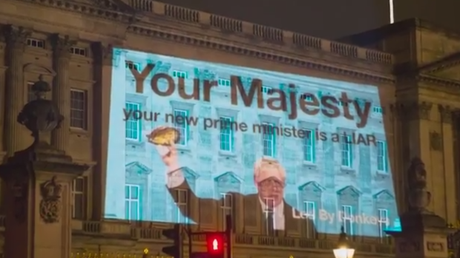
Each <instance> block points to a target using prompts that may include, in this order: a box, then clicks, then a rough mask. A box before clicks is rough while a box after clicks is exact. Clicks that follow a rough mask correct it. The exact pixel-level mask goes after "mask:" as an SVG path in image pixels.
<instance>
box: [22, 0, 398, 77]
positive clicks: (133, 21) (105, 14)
mask: <svg viewBox="0 0 460 258" xmlns="http://www.w3.org/2000/svg"><path fill="white" fill-rule="evenodd" d="M14 1H21V2H28V3H34V4H40V5H44V6H48V7H53V8H59V9H62V10H66V11H71V12H79V13H83V14H85V15H89V16H93V17H98V18H103V19H108V20H113V21H117V22H120V23H123V24H126V25H130V26H128V32H131V33H135V34H139V35H143V36H148V37H156V38H161V39H164V40H169V41H175V42H178V43H182V44H191V45H194V46H200V47H205V48H211V49H217V50H220V51H226V52H231V53H234V54H239V55H245V56H251V57H255V58H260V59H264V60H270V61H275V62H280V63H286V64H289V65H295V66H299V67H304V68H309V69H315V70H320V71H324V72H329V73H334V74H339V75H342V76H348V77H355V78H359V79H361V80H366V81H370V82H377V83H390V84H392V83H394V81H395V80H394V78H393V76H392V75H391V74H389V72H388V74H385V73H386V72H385V71H384V70H385V69H383V66H382V67H379V68H376V71H371V70H369V69H362V68H361V67H356V66H355V67H353V66H352V65H351V64H353V63H354V62H358V63H361V66H362V67H366V66H367V67H372V65H387V66H389V65H390V64H389V63H385V62H389V61H385V62H383V61H381V59H382V58H384V59H382V60H386V59H385V58H387V55H389V54H387V53H383V52H378V51H377V52H375V51H374V50H368V49H361V48H359V47H356V46H352V45H345V44H342V43H337V42H329V41H327V40H322V39H315V40H318V42H316V41H315V42H316V43H315V44H316V45H318V44H319V45H318V46H316V45H315V46H316V47H315V48H309V47H308V46H307V45H305V46H303V47H302V44H300V45H297V50H296V48H295V47H296V45H295V44H294V45H292V47H291V48H289V45H291V44H292V43H289V44H288V43H282V44H278V45H277V47H274V46H271V47H265V48H264V47H261V45H264V44H260V43H261V42H262V43H270V42H271V40H269V39H265V38H257V37H255V38H254V36H252V37H253V38H254V40H253V41H254V42H255V44H250V42H248V43H241V42H234V41H233V40H228V39H227V40H226V41H224V40H223V39H222V40H220V41H222V42H220V41H219V40H218V39H215V38H214V37H213V36H211V37H210V36H209V35H207V33H209V31H210V30H209V29H208V30H207V31H206V30H205V29H206V26H208V25H206V24H199V23H198V24H197V23H195V24H193V23H190V22H187V21H179V20H178V18H177V17H170V16H168V15H167V14H166V13H161V14H159V13H153V12H152V11H151V12H150V14H149V13H146V12H145V11H144V12H142V13H143V14H142V16H143V17H145V18H146V19H144V20H151V18H153V17H154V16H156V17H157V18H156V20H157V21H158V18H163V19H161V20H164V21H167V22H171V24H175V23H179V22H180V23H181V24H182V25H184V26H181V27H182V29H181V31H175V32H171V31H170V30H171V27H172V26H169V28H164V27H163V28H158V26H157V27H156V28H155V25H154V24H155V23H153V22H149V23H153V24H145V23H144V24H142V26H140V25H138V24H139V23H143V22H142V21H141V19H140V17H138V16H136V12H135V11H134V8H131V10H130V11H129V14H126V13H124V12H121V11H119V10H117V8H115V7H114V4H115V5H120V3H119V2H121V1H117V2H114V1H113V0H111V1H105V2H106V8H101V7H98V6H90V5H87V4H82V3H75V2H67V1H63V0H58V1H54V0H31V1H28V0H14ZM100 3H101V2H100ZM152 3H154V4H158V3H155V2H152ZM163 5H164V4H163ZM166 7H174V6H170V5H165V8H166ZM122 8H124V9H126V8H127V7H126V4H124V3H123V4H122ZM165 8H163V9H165ZM174 8H182V7H174ZM114 9H115V10H114ZM187 10H188V9H187ZM188 11H194V10H188ZM195 12H196V11H195ZM201 15H205V14H203V13H201ZM147 18H148V19H147ZM164 18H168V19H164ZM222 18H225V17H222ZM225 19H228V18H225ZM197 25H198V26H197ZM251 26H259V27H260V28H261V29H264V28H268V29H273V28H269V27H264V26H262V25H255V24H254V25H253V24H251ZM200 27H201V29H200V30H202V32H201V31H200V32H198V33H196V32H193V30H192V28H200ZM251 28H252V27H251ZM168 29H169V31H168ZM251 31H252V29H251ZM227 33H229V34H231V35H233V36H241V35H242V34H244V33H239V32H235V31H227ZM283 33H288V32H283ZM281 35H283V34H281ZM290 35H291V36H292V33H291V34H290ZM244 36H251V35H244ZM295 36H303V37H309V36H307V35H300V34H298V35H297V34H296V35H295ZM240 38H242V37H240ZM242 39H244V38H242ZM312 39H314V38H312ZM245 40H247V38H246V39H245ZM285 40H287V39H285ZM309 40H311V39H309ZM265 45H266V44H265ZM270 45H273V44H270ZM342 45H343V46H342ZM324 47H326V48H327V49H326V50H324V49H322V48H324ZM329 48H330V49H329ZM301 49H303V51H300V50H301ZM347 49H348V50H347ZM290 50H296V51H290ZM352 50H353V51H357V52H353V51H352ZM337 51H338V52H337ZM343 51H345V52H343ZM350 51H352V52H350ZM299 52H305V54H302V53H299ZM342 52H343V53H342ZM374 52H375V53H374ZM340 53H342V54H340ZM345 53H347V54H346V55H345ZM352 53H355V54H352ZM308 54H314V55H315V56H317V57H316V58H315V57H313V58H312V57H308V56H307V55H308ZM324 54H327V55H326V57H328V55H330V57H331V60H334V58H335V60H338V59H342V60H345V62H343V64H339V63H337V62H331V61H330V60H327V58H323V57H324ZM357 55H358V56H359V57H358V56H357ZM380 55H385V56H380ZM374 59H375V60H378V61H373V60H374ZM390 59H391V58H390ZM346 62H349V64H350V65H347V64H346ZM377 70H382V72H379V71H377ZM388 71H389V69H388Z"/></svg>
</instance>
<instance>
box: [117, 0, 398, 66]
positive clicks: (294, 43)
mask: <svg viewBox="0 0 460 258" xmlns="http://www.w3.org/2000/svg"><path fill="white" fill-rule="evenodd" d="M125 1H127V2H128V4H129V5H130V6H131V7H133V8H135V9H137V10H139V11H143V12H150V13H153V14H155V15H161V16H165V17H169V18H172V19H174V20H177V21H181V22H185V23H189V24H191V25H196V24H199V25H205V27H206V28H209V27H210V28H214V29H217V30H220V31H222V32H227V33H228V32H231V33H234V34H240V35H241V34H244V35H249V36H250V37H253V38H256V39H260V40H263V41H266V42H269V43H274V44H280V45H285V46H291V47H296V48H305V49H316V50H321V51H325V52H330V53H334V54H337V55H340V56H346V57H350V58H359V59H364V60H367V61H370V62H374V63H381V64H393V56H392V55H391V54H389V53H385V52H381V51H377V50H372V49H365V48H361V47H357V46H353V45H349V44H344V43H339V42H333V41H329V40H325V39H321V38H316V37H312V36H308V35H304V34H300V33H295V32H290V31H283V30H280V29H276V28H272V27H268V26H263V25H258V24H253V23H250V22H244V21H239V20H235V19H231V18H227V17H223V16H219V15H215V14H209V13H205V12H201V11H196V10H191V9H188V8H184V7H179V6H174V5H169V4H165V3H160V2H155V1H151V0H125Z"/></svg>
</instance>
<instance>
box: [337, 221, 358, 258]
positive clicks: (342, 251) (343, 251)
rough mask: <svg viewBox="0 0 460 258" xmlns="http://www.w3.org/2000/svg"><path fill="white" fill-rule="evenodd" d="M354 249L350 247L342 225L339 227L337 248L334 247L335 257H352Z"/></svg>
mask: <svg viewBox="0 0 460 258" xmlns="http://www.w3.org/2000/svg"><path fill="white" fill-rule="evenodd" d="M354 254H355V249H353V248H351V247H350V245H349V244H348V236H347V234H346V233H345V230H344V228H343V226H342V227H341V228H340V236H339V243H338V245H337V248H336V249H334V256H335V258H353V255H354Z"/></svg>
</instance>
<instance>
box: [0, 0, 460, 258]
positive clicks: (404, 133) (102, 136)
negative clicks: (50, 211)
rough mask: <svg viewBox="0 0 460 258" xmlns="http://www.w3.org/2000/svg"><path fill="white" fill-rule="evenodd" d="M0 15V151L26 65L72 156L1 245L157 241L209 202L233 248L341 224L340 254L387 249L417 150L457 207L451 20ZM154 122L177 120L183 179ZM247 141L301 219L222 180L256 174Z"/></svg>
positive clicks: (95, 4)
mask: <svg viewBox="0 0 460 258" xmlns="http://www.w3.org/2000/svg"><path fill="white" fill-rule="evenodd" d="M0 25H1V31H2V34H3V35H4V37H2V38H1V40H0V56H1V57H2V58H0V91H1V94H0V102H1V103H4V105H1V106H0V109H1V112H0V123H1V124H3V125H4V126H1V127H0V134H1V135H2V137H0V148H1V150H0V154H1V156H2V158H3V159H4V160H5V162H7V161H6V160H7V158H9V157H12V156H13V155H14V154H15V152H17V151H20V150H23V149H26V148H27V147H28V146H30V145H31V144H32V142H33V137H32V136H31V135H30V132H29V131H28V130H27V129H26V128H25V126H23V125H21V124H20V123H18V122H17V120H18V114H19V113H20V112H21V110H22V109H23V107H24V105H25V104H26V103H28V102H30V101H33V100H35V99H36V98H37V97H36V92H35V91H36V88H37V87H34V85H35V86H36V85H37V82H40V83H45V84H46V83H47V84H48V85H50V86H51V89H52V90H51V91H50V92H47V93H46V99H51V100H53V101H54V102H55V103H56V104H57V106H58V108H59V110H60V113H61V114H62V115H63V116H64V120H63V121H62V122H61V124H60V127H59V128H58V129H56V130H53V131H52V132H49V133H47V134H45V137H44V138H42V140H44V141H46V142H48V143H50V144H51V145H52V147H53V148H55V149H57V150H61V151H64V152H65V154H66V155H67V156H68V157H70V159H71V162H72V164H76V165H78V166H81V167H85V168H87V169H86V170H85V171H84V172H83V173H82V174H81V173H80V174H78V175H75V176H74V177H72V178H70V176H66V177H57V178H58V181H59V180H61V181H59V182H62V186H63V187H62V197H61V198H60V201H59V202H60V204H61V205H62V207H63V208H62V214H60V216H59V217H60V219H59V220H53V222H52V223H51V222H46V223H45V222H43V220H44V219H43V218H44V217H43V216H45V215H43V213H42V211H41V210H40V209H38V208H37V209H35V208H34V209H32V210H29V213H28V214H30V217H29V220H30V222H31V223H30V225H31V228H30V229H29V231H28V232H29V233H28V234H31V235H32V234H34V235H35V237H32V238H33V240H30V241H28V242H27V243H26V244H25V246H24V245H18V248H27V249H35V251H33V252H35V257H38V258H40V257H45V256H50V255H51V254H56V252H55V251H53V249H59V250H60V251H59V252H61V253H64V254H68V257H82V258H83V257H98V255H104V257H105V255H109V256H108V257H112V256H110V255H113V257H118V256H116V255H135V256H136V257H137V256H140V255H142V253H143V250H144V249H146V248H147V249H148V250H149V255H152V257H155V256H165V254H162V251H161V250H162V247H164V246H166V245H170V240H167V239H166V238H165V237H164V236H163V234H162V232H163V230H166V229H168V228H170V227H171V226H172V224H173V223H189V224H190V225H191V226H190V228H192V230H196V231H217V230H223V229H224V225H225V220H224V218H225V216H226V215H231V216H232V222H233V225H234V239H233V242H234V245H233V256H234V257H235V258H249V257H273V258H275V257H286V258H287V257H291V256H293V257H296V258H307V257H310V256H312V255H315V256H318V257H330V256H331V255H333V254H332V249H333V248H334V247H335V245H336V242H337V239H338V234H339V233H340V227H341V226H343V227H344V228H345V231H346V233H347V234H348V235H349V237H350V240H351V241H352V244H353V247H354V248H355V249H356V254H355V255H356V256H358V257H394V256H395V252H394V244H393V241H392V238H391V237H389V236H387V235H386V233H385V230H398V229H399V230H400V225H399V219H398V214H402V213H403V212H405V211H406V210H407V205H408V204H407V196H406V192H407V191H406V190H407V180H406V179H407V172H406V171H407V169H408V166H409V164H410V160H411V158H413V157H419V158H421V160H422V161H423V162H424V163H425V169H426V172H427V174H426V178H427V188H428V190H429V191H430V192H431V194H432V196H433V197H432V200H431V203H430V206H429V209H430V210H431V211H433V212H434V213H436V214H437V215H439V216H441V217H442V218H444V219H445V220H446V221H447V222H448V223H455V222H456V221H457V220H458V216H459V215H458V214H459V213H460V205H459V204H458V203H457V200H458V199H459V197H460V193H459V192H458V190H457V189H458V187H457V186H458V185H460V182H459V180H460V179H459V178H458V176H457V175H456V174H457V171H458V170H459V169H460V160H457V159H456V158H455V157H456V156H458V155H460V144H459V141H458V134H459V133H460V116H459V114H460V113H458V112H457V110H459V109H460V91H459V90H458V87H460V78H458V77H459V75H458V74H459V73H458V70H459V69H460V67H459V65H460V53H459V52H458V51H459V49H460V35H457V34H455V33H453V32H450V31H446V30H444V29H442V28H439V27H436V26H435V25H432V24H431V23H429V22H426V21H422V20H418V19H411V20H406V21H402V22H399V23H395V24H392V25H389V26H386V27H383V28H379V29H376V30H372V31H368V32H364V33H361V34H357V35H351V36H349V37H346V38H344V39H342V41H341V42H334V41H329V40H324V39H321V38H315V37H311V36H308V35H303V34H299V33H296V32H291V31H283V30H280V29H277V28H272V27H267V26H264V25H259V24H252V23H249V22H245V21H240V20H234V19H230V18H226V17H221V16H218V15H214V14H211V13H205V12H201V11H196V10H192V9H187V8H183V7H179V6H173V5H169V4H165V3H160V2H155V1H151V0H136V1H131V0H130V1H128V0H107V1H94V0H75V1H23V0H5V1H1V2H0ZM144 71H147V72H145V73H144ZM155 78H156V79H155ZM200 85H203V86H200ZM206 91H208V92H207V94H206ZM193 119H196V121H195V122H194V121H193ZM179 120H180V121H181V122H179ZM194 123H195V124H194ZM219 123H221V124H229V125H233V126H231V127H227V126H222V125H220V126H219ZM216 124H217V125H216ZM161 126H170V127H173V128H174V129H175V130H177V131H178V132H180V137H179V138H178V139H176V144H177V153H179V154H178V155H179V160H180V163H181V164H180V165H181V168H182V170H183V172H184V177H185V178H186V180H187V182H188V184H189V187H190V189H188V190H187V191H185V190H183V189H179V190H175V192H172V191H171V193H172V194H171V195H170V194H169V193H170V192H169V191H165V189H166V188H165V182H164V178H165V173H166V172H165V171H166V170H167V168H168V166H167V165H168V164H167V162H166V161H165V160H164V158H163V159H162V158H161V157H160V155H158V153H157V150H156V147H155V146H154V145H152V144H151V142H149V141H150V140H151V141H153V140H154V139H153V140H152V139H149V138H148V137H149V136H148V135H149V134H150V133H151V132H152V131H154V129H155V128H158V127H161ZM267 128H269V129H270V130H272V131H275V129H276V131H278V133H267V131H264V130H266V129H267ZM286 132H287V133H289V135H286ZM152 134H153V132H152ZM146 135H147V137H146ZM158 152H159V151H158ZM67 156H66V157H67ZM259 157H267V158H270V159H274V160H276V161H277V162H279V163H280V164H282V166H283V171H284V170H285V176H284V177H283V186H284V192H283V194H284V202H285V206H287V204H289V206H292V207H293V208H292V216H294V217H296V218H297V219H299V220H300V219H302V218H308V219H310V220H313V221H314V223H315V226H316V228H315V229H312V228H311V227H310V226H304V225H303V224H302V223H298V224H297V222H294V223H291V224H289V223H290V222H289V223H288V222H286V225H285V230H284V231H283V232H282V233H279V232H273V231H271V230H269V229H267V227H266V225H265V224H264V223H265V222H264V220H263V219H261V218H259V217H258V216H256V215H255V214H256V211H255V210H256V209H253V207H256V206H257V207H259V203H258V201H255V202H252V201H250V200H248V199H247V198H246V199H245V198H243V197H241V196H239V195H232V194H228V193H230V192H231V193H234V192H236V193H238V194H241V195H251V194H255V193H257V192H258V189H257V185H256V186H255V184H254V181H253V180H255V177H256V176H255V174H254V173H255V170H256V169H255V168H254V167H255V165H254V164H256V163H257V162H256V161H257V159H258V158H259ZM83 165H84V166H83ZM53 169H54V168H53ZM62 169H64V170H65V166H63V168H62ZM40 173H41V172H40ZM60 173H66V171H62V172H60ZM49 175H50V173H41V174H40V178H42V177H45V176H49ZM37 178H38V177H37ZM63 178H66V179H63ZM67 179H68V180H69V181H68V183H64V181H65V180H67ZM37 180H38V179H37ZM284 180H285V181H284ZM52 182H53V183H54V179H53V181H52ZM59 188H61V187H59ZM189 190H192V191H193V198H192V196H191V193H190V191H189ZM11 191H12V188H10V184H9V183H4V184H3V185H2V193H3V195H8V193H11ZM37 192H38V190H37V191H35V193H31V195H33V196H35V195H37V197H36V198H41V197H39V196H38V193H37ZM195 195H196V196H195ZM195 197H198V198H195ZM31 198H35V197H31ZM208 199H215V200H217V199H220V200H221V201H222V202H219V203H217V202H207V201H206V200H208ZM36 200H38V199H36ZM36 203H37V204H36V205H38V203H39V202H36ZM265 204H266V203H265ZM171 205H173V206H174V208H168V207H171ZM8 209H12V208H11V207H9V206H8V205H7V202H5V201H3V202H2V203H1V205H0V216H1V217H0V218H1V219H0V230H1V231H2V232H3V231H5V230H6V228H8V227H18V228H19V227H20V226H18V225H17V224H8V223H6V222H5V216H6V214H7V213H8ZM184 211H186V212H184ZM264 212H269V211H268V210H267V211H264ZM1 214H3V215H1ZM8 214H11V213H8ZM289 214H290V213H289ZM284 216H286V215H284ZM190 218H193V219H190ZM283 221H284V218H283ZM286 221H288V220H287V219H286ZM32 222H33V223H32ZM19 231H20V230H18V232H19ZM20 232H26V231H20ZM38 236H40V237H38ZM5 237H6V236H5V234H4V235H2V243H3V242H5ZM17 237H18V239H20V235H18V236H17ZM22 237H23V238H27V237H28V236H27V235H23V236H22ZM56 239H59V241H57V240H56ZM2 245H3V244H2ZM192 246H193V249H195V250H202V249H204V239H203V238H202V237H198V236H197V237H194V238H193V245H192ZM3 248H5V246H4V247H3ZM184 248H185V251H184V253H185V255H184V258H186V257H188V254H187V252H186V250H188V248H189V246H188V245H187V244H186V243H185V242H184ZM0 250H1V249H0ZM37 250H39V251H37Z"/></svg>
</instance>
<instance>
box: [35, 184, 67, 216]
mask: <svg viewBox="0 0 460 258" xmlns="http://www.w3.org/2000/svg"><path fill="white" fill-rule="evenodd" d="M40 193H41V196H42V200H41V201H40V217H41V218H42V219H43V221H44V222H45V223H55V222H58V221H59V217H60V215H61V194H62V186H61V185H60V184H59V183H57V182H56V176H53V178H51V180H48V181H46V182H44V183H42V184H41V185H40Z"/></svg>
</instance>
